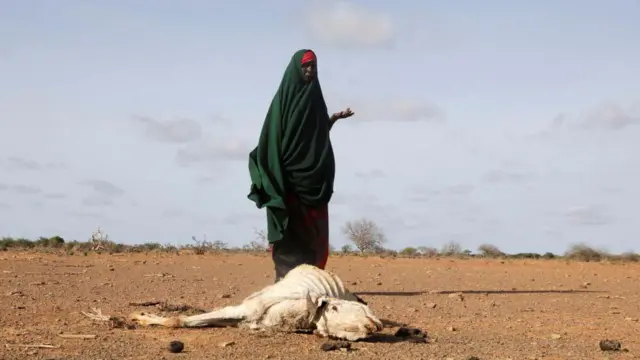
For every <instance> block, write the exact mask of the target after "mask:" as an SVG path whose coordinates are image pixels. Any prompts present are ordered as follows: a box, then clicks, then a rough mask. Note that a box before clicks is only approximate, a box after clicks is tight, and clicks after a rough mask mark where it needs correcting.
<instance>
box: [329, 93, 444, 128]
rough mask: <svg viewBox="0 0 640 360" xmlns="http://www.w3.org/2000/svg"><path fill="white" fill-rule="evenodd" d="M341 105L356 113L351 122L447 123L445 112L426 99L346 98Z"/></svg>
mask: <svg viewBox="0 0 640 360" xmlns="http://www.w3.org/2000/svg"><path fill="white" fill-rule="evenodd" d="M340 103H343V104H346V105H347V106H350V107H351V109H353V111H354V112H355V113H356V116H355V117H354V118H353V120H351V119H349V122H360V121H365V122H368V121H389V122H417V121H423V122H434V123H444V122H446V114H445V111H444V110H443V109H442V108H441V107H439V106H438V105H436V104H435V103H433V102H432V101H430V100H426V99H353V98H345V99H343V100H341V101H340Z"/></svg>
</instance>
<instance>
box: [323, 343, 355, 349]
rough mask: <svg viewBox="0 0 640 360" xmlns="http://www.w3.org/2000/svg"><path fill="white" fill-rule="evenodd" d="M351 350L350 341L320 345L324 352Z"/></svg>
mask: <svg viewBox="0 0 640 360" xmlns="http://www.w3.org/2000/svg"><path fill="white" fill-rule="evenodd" d="M343 349H344V350H346V351H349V350H351V343H350V342H348V341H328V342H326V343H323V344H322V345H320V350H322V351H335V350H343Z"/></svg>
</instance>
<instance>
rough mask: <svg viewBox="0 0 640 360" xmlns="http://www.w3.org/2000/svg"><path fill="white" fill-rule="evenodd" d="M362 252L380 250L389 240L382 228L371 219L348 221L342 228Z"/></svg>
mask: <svg viewBox="0 0 640 360" xmlns="http://www.w3.org/2000/svg"><path fill="white" fill-rule="evenodd" d="M342 231H343V233H344V234H345V235H346V236H347V238H349V240H351V241H352V242H353V244H354V245H355V246H356V247H357V248H358V250H360V252H379V251H380V250H381V249H383V247H382V244H384V243H385V242H386V241H387V240H386V237H385V235H384V233H383V232H382V229H380V227H378V225H376V223H374V222H373V221H371V220H368V219H364V218H363V219H360V220H357V221H348V222H347V223H346V224H345V226H344V227H343V229H342Z"/></svg>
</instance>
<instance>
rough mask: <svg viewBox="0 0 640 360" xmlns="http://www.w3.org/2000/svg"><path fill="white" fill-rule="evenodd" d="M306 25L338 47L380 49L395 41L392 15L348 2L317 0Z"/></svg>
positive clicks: (316, 38)
mask: <svg viewBox="0 0 640 360" xmlns="http://www.w3.org/2000/svg"><path fill="white" fill-rule="evenodd" d="M307 14H308V16H307V19H306V20H307V21H306V22H305V25H306V26H307V31H308V34H309V35H310V36H311V37H312V38H313V39H314V40H317V41H320V42H322V43H324V44H326V45H330V46H334V47H337V48H356V49H361V48H380V47H390V46H392V45H393V44H394V35H395V34H394V26H393V23H392V21H391V18H390V17H389V16H388V15H386V14H383V13H379V12H375V11H372V10H369V9H367V8H366V7H364V6H361V5H358V4H355V3H352V2H347V1H316V2H315V3H314V4H313V5H312V6H311V9H308V13H307Z"/></svg>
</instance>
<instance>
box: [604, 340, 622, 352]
mask: <svg viewBox="0 0 640 360" xmlns="http://www.w3.org/2000/svg"><path fill="white" fill-rule="evenodd" d="M600 350H602V351H620V350H622V344H621V343H620V341H618V340H608V339H605V340H600Z"/></svg>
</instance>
